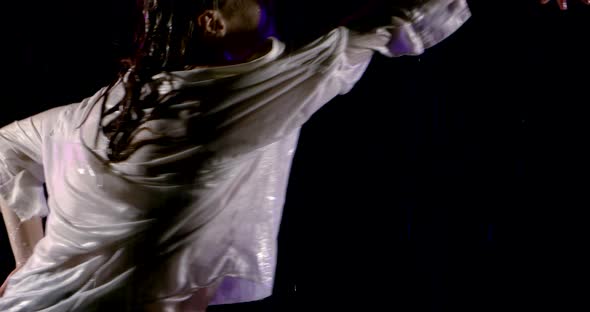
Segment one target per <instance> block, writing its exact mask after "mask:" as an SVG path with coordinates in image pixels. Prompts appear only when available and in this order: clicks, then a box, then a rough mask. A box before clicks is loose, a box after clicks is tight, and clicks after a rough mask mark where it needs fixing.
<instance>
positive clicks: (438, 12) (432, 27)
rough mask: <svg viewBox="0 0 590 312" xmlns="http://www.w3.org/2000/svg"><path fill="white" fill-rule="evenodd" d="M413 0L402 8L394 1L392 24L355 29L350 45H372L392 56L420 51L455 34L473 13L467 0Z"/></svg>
mask: <svg viewBox="0 0 590 312" xmlns="http://www.w3.org/2000/svg"><path fill="white" fill-rule="evenodd" d="M392 2H393V1H392ZM410 2H411V3H413V5H407V6H405V7H401V8H400V7H394V5H392V10H391V12H392V13H391V23H390V24H389V25H384V26H381V27H376V28H374V29H373V30H372V31H368V32H352V31H351V38H350V40H349V42H350V48H351V49H355V48H356V49H371V50H374V51H377V52H380V53H381V54H383V55H385V56H388V57H396V56H403V55H419V54H422V53H424V51H425V50H426V49H428V48H430V47H432V46H434V45H436V44H438V43H440V42H441V41H443V40H444V39H446V38H447V37H449V36H450V35H451V34H453V33H454V32H455V31H457V30H458V29H459V28H460V27H461V26H462V25H463V24H464V23H465V22H466V21H467V20H468V19H469V17H470V16H471V12H470V10H469V7H468V5H467V2H466V0H421V1H410ZM394 3H395V2H394Z"/></svg>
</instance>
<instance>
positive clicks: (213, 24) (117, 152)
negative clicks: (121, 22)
mask: <svg viewBox="0 0 590 312" xmlns="http://www.w3.org/2000/svg"><path fill="white" fill-rule="evenodd" d="M402 2H404V1H402ZM405 2H407V4H404V5H403V6H401V5H400V6H398V7H396V8H392V10H391V12H397V13H392V16H394V18H393V19H391V23H390V24H389V25H385V26H383V27H377V28H374V29H372V30H367V31H364V32H362V33H359V32H354V31H350V30H348V29H346V28H342V27H341V28H337V29H335V30H333V31H331V32H330V33H328V34H326V35H323V36H321V37H320V38H319V39H317V40H316V41H314V42H312V43H309V44H306V45H303V46H302V47H300V48H297V49H287V47H285V45H284V44H283V43H282V42H281V41H279V40H278V39H275V38H274V37H272V35H274V24H273V22H272V19H271V18H270V17H271V16H272V14H270V13H272V8H271V7H272V6H271V4H270V3H268V2H265V1H256V0H225V1H194V0H184V1H183V0H176V1H174V0H160V1H153V0H152V1H147V2H146V4H145V8H144V12H145V17H146V19H145V25H144V26H145V27H142V28H141V29H142V30H143V29H145V31H140V32H139V34H140V35H139V36H137V45H138V52H137V54H136V55H135V56H134V57H133V58H131V59H130V60H129V61H128V62H127V69H126V71H125V74H124V75H123V77H122V79H120V80H119V81H117V82H116V83H114V84H113V85H112V86H109V87H107V88H104V89H102V90H100V91H99V92H98V93H97V94H95V95H94V96H92V97H90V98H88V99H86V100H84V101H82V102H81V103H77V104H73V105H68V106H64V107H59V108H56V109H53V110H50V111H47V112H44V113H41V114H39V115H36V116H33V117H30V118H28V119H25V120H23V121H20V122H15V123H13V124H11V125H8V126H6V127H4V128H2V129H1V130H0V164H1V165H0V198H2V205H1V206H2V211H3V217H4V219H5V222H6V223H7V228H8V232H9V234H10V237H11V243H12V245H13V249H14V251H15V256H16V257H17V265H18V267H19V268H18V270H15V273H14V274H12V275H11V277H10V278H9V279H8V280H7V282H6V284H5V285H4V286H3V287H5V292H4V295H3V297H2V298H0V311H103V310H106V309H109V308H111V309H115V310H116V311H204V310H205V309H206V307H207V305H209V304H210V303H211V304H219V303H236V302H244V301H252V300H257V299H261V298H264V297H267V296H269V295H270V293H271V290H272V285H273V278H274V269H275V252H276V235H277V232H278V227H279V223H280V218H281V211H282V204H283V201H284V197H285V190H286V184H287V177H288V173H289V167H290V163H291V160H292V157H293V153H294V150H295V147H296V143H297V139H298V135H299V129H300V127H301V126H302V124H303V123H304V122H305V121H307V120H308V119H309V117H310V116H311V115H312V114H313V113H314V112H315V111H317V110H318V109H319V108H320V107H321V106H322V105H323V104H325V103H326V102H328V101H329V100H330V99H332V98H333V97H335V96H336V95H338V94H343V93H346V92H348V91H349V90H350V89H351V88H352V87H353V85H354V83H355V82H356V81H358V79H360V77H361V76H362V74H363V72H364V70H365V68H366V67H367V65H368V63H369V61H370V59H371V57H372V55H373V53H374V51H378V52H381V53H383V54H384V55H387V56H399V55H406V54H420V53H422V52H423V50H424V49H425V48H428V47H430V46H432V45H434V44H436V43H438V42H439V41H441V40H442V39H444V38H446V37H447V36H448V35H450V34H451V33H452V32H454V31H455V30H456V29H457V28H458V27H460V25H461V24H462V23H463V22H464V21H465V20H466V19H467V18H468V17H469V11H468V9H467V6H466V4H465V1H464V0H432V1H425V0H421V1H405ZM393 9H395V10H393ZM365 29H367V27H364V28H363V30H365ZM44 182H45V183H46V185H47V193H48V200H47V201H46V200H45V195H44V192H43V187H42V184H43V183H44ZM49 212H50V213H49ZM45 215H48V219H47V224H46V233H45V234H44V236H43V233H42V232H43V231H42V229H41V222H40V221H39V220H40V219H39V218H40V217H42V216H45ZM33 247H34V248H33Z"/></svg>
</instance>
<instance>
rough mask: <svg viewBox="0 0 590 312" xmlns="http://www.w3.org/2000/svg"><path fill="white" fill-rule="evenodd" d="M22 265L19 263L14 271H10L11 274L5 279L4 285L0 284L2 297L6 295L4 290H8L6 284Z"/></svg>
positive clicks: (0, 295)
mask: <svg viewBox="0 0 590 312" xmlns="http://www.w3.org/2000/svg"><path fill="white" fill-rule="evenodd" d="M21 267H22V265H17V266H16V268H15V269H14V270H12V272H10V274H9V275H8V277H7V278H6V280H5V281H4V283H3V284H2V286H0V297H2V296H3V295H4V290H6V286H7V284H8V280H9V279H10V277H11V276H12V275H14V273H16V272H17V271H18V270H20V268H21Z"/></svg>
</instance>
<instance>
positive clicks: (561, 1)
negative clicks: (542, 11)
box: [540, 0, 590, 10]
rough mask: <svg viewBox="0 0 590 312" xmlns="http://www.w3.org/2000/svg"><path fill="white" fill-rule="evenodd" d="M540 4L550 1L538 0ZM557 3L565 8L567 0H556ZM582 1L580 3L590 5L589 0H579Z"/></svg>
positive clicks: (561, 7)
mask: <svg viewBox="0 0 590 312" xmlns="http://www.w3.org/2000/svg"><path fill="white" fill-rule="evenodd" d="M540 1H541V4H547V3H549V2H551V0H540ZM556 1H557V4H558V5H559V8H560V9H562V10H567V1H568V0H556ZM580 1H582V3H584V4H589V5H590V0H580Z"/></svg>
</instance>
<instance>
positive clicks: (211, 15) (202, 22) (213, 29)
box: [197, 10, 227, 38]
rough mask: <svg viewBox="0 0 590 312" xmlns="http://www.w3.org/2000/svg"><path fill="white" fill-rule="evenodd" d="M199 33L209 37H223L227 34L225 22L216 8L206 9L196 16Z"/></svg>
mask: <svg viewBox="0 0 590 312" xmlns="http://www.w3.org/2000/svg"><path fill="white" fill-rule="evenodd" d="M197 25H198V26H199V29H200V30H201V33H202V34H203V35H204V36H205V37H209V38H223V37H225V35H226V34H227V22H226V21H225V19H224V18H223V16H222V15H221V12H219V11H218V10H207V11H205V12H203V13H202V14H201V15H199V17H197Z"/></svg>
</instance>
